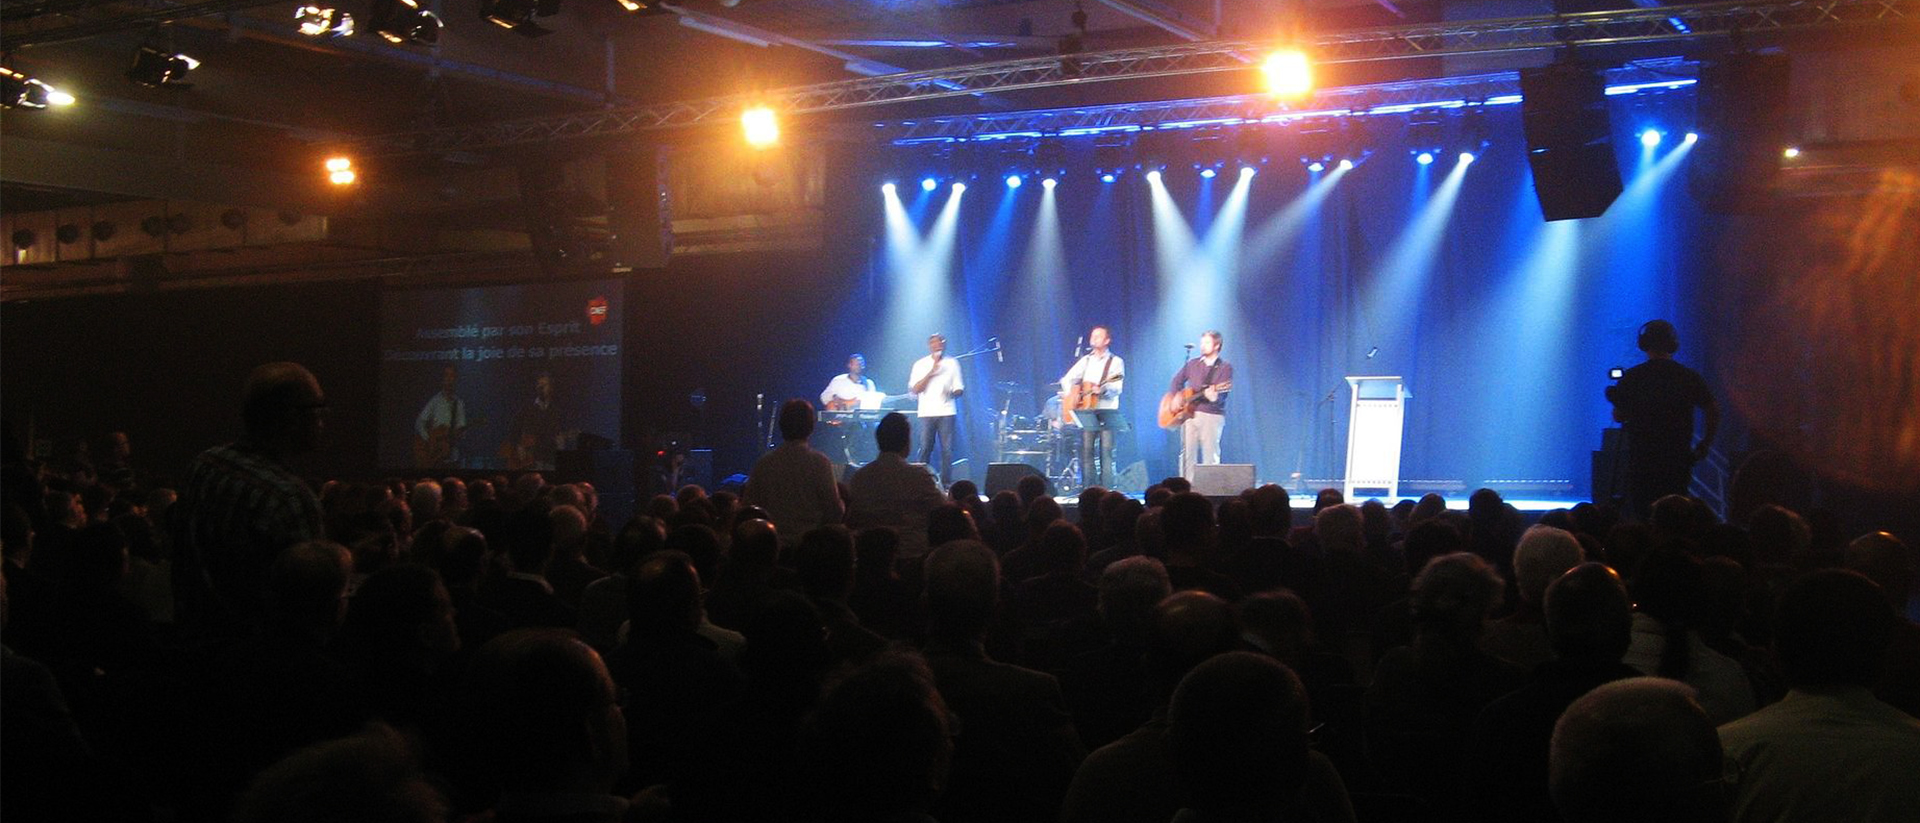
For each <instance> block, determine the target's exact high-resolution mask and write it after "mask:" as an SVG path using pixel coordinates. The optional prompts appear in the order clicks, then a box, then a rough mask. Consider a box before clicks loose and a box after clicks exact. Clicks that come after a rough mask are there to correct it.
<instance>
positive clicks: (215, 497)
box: [173, 363, 327, 633]
mask: <svg viewBox="0 0 1920 823" xmlns="http://www.w3.org/2000/svg"><path fill="white" fill-rule="evenodd" d="M326 409H327V398H326V395H325V394H323V393H322V392H321V390H320V381H319V380H318V379H316V378H315V377H314V376H313V373H312V372H309V371H307V369H306V368H305V367H304V366H301V365H300V364H298V363H268V364H266V365H264V366H260V367H259V368H256V369H254V370H253V372H252V373H251V374H249V375H247V384H246V389H245V391H244V393H243V397H242V403H241V412H242V417H243V418H244V420H245V425H246V434H244V435H242V436H241V438H240V439H239V440H236V441H234V442H232V443H229V444H227V445H224V446H215V447H213V448H211V449H208V450H206V451H205V452H202V453H201V454H200V456H199V457H196V458H194V461H193V465H192V466H191V467H190V468H189V469H188V471H187V482H186V484H185V485H184V486H183V487H182V489H181V495H180V501H179V502H178V503H176V504H175V505H174V507H173V510H174V511H175V512H177V515H176V516H175V518H174V523H173V527H174V535H175V537H174V539H175V547H176V548H175V551H176V552H177V554H176V557H175V559H174V565H173V580H174V598H175V601H176V603H177V606H176V608H177V609H178V614H179V622H180V624H181V625H182V626H185V627H188V629H189V630H190V631H201V632H240V633H244V632H246V631H247V630H249V629H251V628H252V627H254V626H257V625H259V624H260V622H261V620H262V618H263V612H264V606H263V595H264V591H265V588H266V580H267V569H268V568H269V567H271V566H272V565H273V562H274V558H275V557H277V556H278V555H279V554H280V551H281V550H282V549H285V548H287V547H288V546H292V545H294V544H296V543H301V542H304V541H307V540H317V539H319V538H320V537H322V532H321V520H320V501H319V499H318V498H316V497H315V496H314V494H313V490H312V489H310V488H308V487H307V484H306V483H305V482H304V481H302V480H301V479H300V478H299V477H297V476H295V475H294V474H293V472H292V471H291V470H290V469H289V468H288V467H287V461H288V460H289V459H291V458H293V457H296V456H298V455H302V454H306V453H307V452H311V451H313V450H314V449H315V448H317V447H318V446H319V443H320V435H321V432H322V431H324V430H325V428H326V422H325V421H326V417H325V414H326Z"/></svg>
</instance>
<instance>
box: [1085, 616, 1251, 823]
mask: <svg viewBox="0 0 1920 823" xmlns="http://www.w3.org/2000/svg"><path fill="white" fill-rule="evenodd" d="M1147 631H1148V640H1147V653H1146V656H1145V660H1144V663H1145V665H1146V669H1147V683H1148V690H1149V693H1150V694H1151V695H1152V698H1153V703H1152V706H1153V709H1152V714H1151V715H1150V716H1149V718H1148V719H1147V721H1146V722H1145V723H1142V724H1141V725H1140V726H1139V727H1138V728H1135V729H1134V730H1133V731H1131V732H1129V733H1127V734H1126V735H1125V736H1123V737H1121V738H1120V739H1118V740H1115V741H1114V742H1112V743H1109V744H1107V745H1105V746H1102V747H1100V748H1099V749H1098V750H1096V751H1094V752H1093V753H1092V754H1090V755H1088V756H1087V760H1086V762H1085V763H1082V764H1081V765H1080V768H1079V770H1077V771H1076V772H1075V773H1074V775H1073V784H1072V786H1071V787H1070V788H1069V789H1068V791H1067V796H1066V802H1065V803H1064V804H1063V805H1062V806H1061V812H1060V821H1061V823H1160V822H1161V821H1165V820H1167V819H1169V818H1171V817H1172V816H1173V814H1174V813H1175V812H1177V811H1179V810H1180V797H1179V790H1178V786H1177V784H1176V783H1175V781H1174V773H1173V768H1172V765H1173V764H1172V763H1171V762H1170V760H1169V759H1168V751H1167V703H1168V701H1169V700H1170V699H1171V698H1172V695H1173V691H1174V687H1176V686H1178V685H1179V683H1180V679H1181V678H1183V677H1185V676H1186V675H1187V673H1188V672H1190V671H1193V668H1194V667H1195V666H1198V665H1200V664H1201V663H1203V662H1206V661H1207V660H1208V659H1210V658H1212V657H1214V656H1215V655H1219V654H1224V653H1227V652H1230V651H1234V650H1237V649H1239V648H1241V644H1240V620H1239V618H1238V617H1237V616H1236V615H1235V614H1234V611H1233V606H1232V605H1231V604H1229V603H1227V602H1226V601H1225V600H1221V599H1220V598H1218V597H1215V596H1213V595H1211V594H1208V593H1206V592H1200V591H1184V592H1174V593H1173V594H1172V595H1169V596H1168V597H1167V598H1166V599H1164V600H1162V601H1160V603H1159V604H1157V605H1156V606H1154V608H1153V616H1152V622H1151V623H1150V625H1149V626H1148V629H1147Z"/></svg>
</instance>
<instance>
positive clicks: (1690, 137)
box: [1680, 131, 1700, 144]
mask: <svg viewBox="0 0 1920 823" xmlns="http://www.w3.org/2000/svg"><path fill="white" fill-rule="evenodd" d="M1699 141H1700V134H1699V133H1698V132H1691V131H1690V132H1687V136H1685V137H1682V138H1680V142H1681V143H1686V144H1692V143H1697V142H1699Z"/></svg>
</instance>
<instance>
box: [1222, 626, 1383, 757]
mask: <svg viewBox="0 0 1920 823" xmlns="http://www.w3.org/2000/svg"><path fill="white" fill-rule="evenodd" d="M1238 608H1239V612H1240V622H1241V623H1243V624H1245V626H1246V630H1245V631H1244V632H1243V633H1242V634H1241V638H1242V639H1243V640H1245V641H1246V642H1248V643H1250V644H1252V645H1253V646H1254V648H1256V649H1258V650H1260V651H1262V652H1265V653H1266V654H1267V655H1268V656H1270V657H1272V658H1273V659H1275V660H1278V661H1280V663H1281V665H1284V666H1286V667H1287V668H1288V669H1289V670H1291V671H1293V673H1294V674H1296V675H1298V676H1299V677H1300V682H1301V683H1302V684H1304V685H1305V686H1306V689H1307V696H1308V697H1309V698H1311V700H1310V702H1309V704H1308V705H1309V706H1310V707H1312V708H1313V710H1314V714H1313V717H1314V719H1315V721H1316V722H1319V723H1325V724H1327V725H1328V727H1329V728H1328V729H1327V731H1326V733H1325V735H1324V737H1327V738H1333V737H1339V736H1344V735H1347V734H1349V733H1351V734H1352V735H1353V739H1354V740H1355V741H1357V740H1358V735H1359V733H1360V729H1359V725H1358V720H1359V718H1357V717H1354V718H1346V717H1336V716H1332V715H1331V712H1330V710H1331V709H1332V708H1333V707H1334V706H1335V705H1336V703H1337V701H1336V700H1334V699H1333V698H1332V695H1333V693H1334V692H1336V691H1341V690H1345V689H1350V688H1351V687H1352V686H1353V685H1354V680H1355V678H1354V672H1353V664H1351V663H1348V662H1347V659H1346V658H1344V657H1341V656H1339V655H1337V654H1332V653H1329V652H1327V651H1326V650H1325V649H1324V648H1322V647H1321V646H1320V643H1319V641H1318V640H1317V639H1316V638H1315V637H1314V632H1313V613H1312V611H1311V610H1309V609H1308V608H1307V601H1305V600H1302V599H1301V598H1300V595H1297V594H1294V593H1293V592H1291V591H1289V590H1287V589H1275V590H1273V591H1264V592H1261V593H1259V594H1256V595H1253V596H1250V597H1248V598H1246V599H1244V600H1241V601H1240V603H1239V604H1238ZM1323 707H1324V708H1325V709H1327V710H1329V711H1322V709H1323ZM1349 720H1351V721H1353V723H1352V726H1353V728H1351V729H1348V728H1342V727H1341V726H1342V725H1345V724H1346V722H1347V721H1349ZM1322 750H1323V751H1324V750H1325V748H1324V747H1323V749H1322Z"/></svg>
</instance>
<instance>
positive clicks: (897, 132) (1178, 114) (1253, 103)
mask: <svg viewBox="0 0 1920 823" xmlns="http://www.w3.org/2000/svg"><path fill="white" fill-rule="evenodd" d="M1697 71H1698V65H1697V64H1694V63H1690V62H1688V61H1686V60H1683V59H1681V58H1678V57H1667V58H1660V59H1656V60H1639V61H1635V62H1633V63H1630V64H1628V65H1626V66H1624V67H1621V68H1617V69H1613V70H1611V71H1609V72H1608V73H1607V83H1608V87H1609V88H1611V89H1618V90H1620V91H1623V92H1624V91H1639V90H1654V89H1663V88H1681V87H1686V86H1691V85H1693V83H1694V75H1695V73H1696V72H1697ZM1518 102H1520V78H1519V74H1518V73H1517V72H1511V71H1503V72H1492V73H1487V74H1472V75H1461V76H1456V77H1443V78H1438V79H1432V80H1406V81H1400V82H1394V83H1376V84H1371V85H1364V86H1343V87H1339V88H1327V89H1321V90H1319V91H1317V92H1315V93H1314V94H1313V96H1312V97H1311V98H1309V99H1308V100H1306V101H1302V102H1298V103H1295V104H1292V105H1289V106H1287V107H1286V108H1280V107H1278V106H1276V105H1275V103H1274V101H1273V99H1272V98H1271V97H1269V96H1267V95H1264V94H1241V95H1230V96H1223V97H1204V98H1194V99H1186V100H1156V101H1148V102H1140V103H1113V104H1107V105H1099V106H1072V107H1067V108H1058V109H1040V110H1033V111H1016V112H988V113H982V114H962V115H950V116H938V117H916V118H913V119H910V120H900V121H893V122H886V123H877V124H874V126H873V128H872V129H871V131H874V132H878V133H879V135H880V136H881V137H883V138H885V139H888V140H891V141H892V142H894V143H896V144H899V145H912V144H915V143H937V142H949V141H956V140H982V141H990V140H998V139H1007V138H1016V137H1024V138H1033V137H1045V136H1052V137H1082V136H1088V135H1095V134H1104V133H1109V132H1134V131H1141V130H1143V129H1153V128H1160V129H1166V128H1197V127H1209V126H1238V125H1251V124H1260V123H1276V124H1277V123H1286V122H1291V121H1295V120H1314V119H1319V118H1324V117H1338V116H1344V115H1352V114H1370V113H1371V114H1402V113H1406V112H1411V111H1422V110H1430V109H1451V108H1461V107H1464V106H1467V105H1503V104H1512V103H1518Z"/></svg>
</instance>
